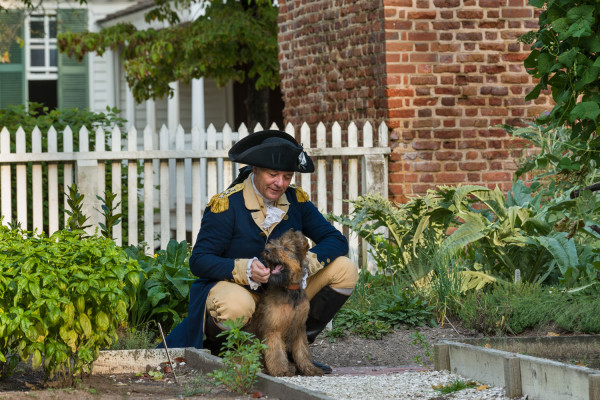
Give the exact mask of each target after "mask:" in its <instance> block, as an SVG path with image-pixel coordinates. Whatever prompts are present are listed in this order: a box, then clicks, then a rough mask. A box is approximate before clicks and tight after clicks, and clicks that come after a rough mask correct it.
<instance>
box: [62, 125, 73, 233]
mask: <svg viewBox="0 0 600 400" xmlns="http://www.w3.org/2000/svg"><path fill="white" fill-rule="evenodd" d="M63 152H64V153H73V131H72V130H71V128H70V127H68V126H67V127H66V128H65V130H64V131H63ZM63 183H64V189H65V193H64V199H63V202H64V205H65V210H68V209H69V208H68V207H69V204H68V202H67V195H68V194H69V188H70V187H71V186H72V185H73V164H72V163H65V166H64V168H63ZM64 219H65V225H66V224H67V221H68V220H69V216H68V215H67V213H65V215H64Z"/></svg>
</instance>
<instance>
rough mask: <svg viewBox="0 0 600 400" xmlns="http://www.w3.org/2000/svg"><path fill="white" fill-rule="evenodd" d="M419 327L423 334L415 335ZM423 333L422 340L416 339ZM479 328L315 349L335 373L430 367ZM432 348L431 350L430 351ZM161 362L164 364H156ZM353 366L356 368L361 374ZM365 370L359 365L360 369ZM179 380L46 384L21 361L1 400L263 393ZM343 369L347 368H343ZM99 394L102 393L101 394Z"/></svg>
mask: <svg viewBox="0 0 600 400" xmlns="http://www.w3.org/2000/svg"><path fill="white" fill-rule="evenodd" d="M415 332H418V333H419V335H416V334H415ZM417 336H418V337H420V338H423V340H424V341H423V342H422V343H418V342H417V341H416V340H415V339H416V338H417ZM478 336H480V334H477V333H476V332H474V331H469V330H465V329H462V328H460V327H458V326H456V324H455V325H453V326H450V325H449V324H446V325H444V326H438V327H434V328H429V327H420V328H412V329H398V330H396V331H395V332H393V333H391V334H388V335H385V336H383V338H382V339H380V340H373V339H364V338H361V337H357V336H350V337H347V338H336V339H331V338H329V337H327V336H326V335H323V334H321V335H320V336H319V337H318V338H317V340H316V341H315V343H314V344H312V345H311V352H312V355H313V358H314V359H315V361H318V362H320V363H324V364H327V365H330V366H331V367H333V368H334V373H337V372H336V370H338V371H343V369H344V368H346V367H375V366H376V367H407V366H415V365H421V366H425V367H431V365H432V363H433V362H432V357H433V344H434V343H436V342H437V341H438V340H444V339H456V338H460V337H478ZM428 353H429V354H428ZM157 367H159V366H157ZM356 371H357V368H354V370H353V373H356ZM358 371H359V372H358V373H359V374H360V369H358ZM175 373H176V374H177V380H178V384H176V383H175V382H174V378H173V374H172V373H166V374H164V376H163V377H162V378H161V379H152V377H151V376H149V375H148V374H145V375H141V376H138V375H136V374H120V375H110V376H107V375H92V376H88V377H84V379H83V380H81V382H79V383H77V384H76V385H75V387H74V388H71V387H69V388H64V385H63V387H62V388H61V385H60V383H59V382H50V383H44V380H43V374H42V373H41V371H31V369H30V368H28V367H27V366H26V365H20V366H19V367H18V369H17V371H16V373H15V374H14V375H13V376H12V377H10V378H9V379H5V380H3V381H0V399H17V400H21V399H23V400H24V399H28V400H29V399H31V398H36V399H42V400H45V399H61V400H75V399H78V400H79V399H83V400H91V399H94V400H96V399H98V398H99V397H101V398H102V399H123V398H128V399H142V398H152V399H173V398H178V397H184V396H185V397H186V398H188V399H207V398H210V399H227V400H232V399H252V398H262V393H259V392H255V393H251V394H249V395H244V396H241V395H237V394H233V393H230V392H228V391H227V390H226V389H225V388H224V387H222V386H215V384H214V382H212V381H211V380H209V379H208V378H206V377H205V376H202V375H200V374H198V373H197V372H196V371H194V370H193V369H192V368H190V367H188V366H187V365H182V366H179V367H177V368H176V369H175ZM341 373H343V372H341ZM99 395H100V396H99Z"/></svg>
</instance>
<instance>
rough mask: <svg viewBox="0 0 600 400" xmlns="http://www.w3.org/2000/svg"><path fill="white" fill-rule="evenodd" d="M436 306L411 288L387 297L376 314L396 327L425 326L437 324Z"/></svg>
mask: <svg viewBox="0 0 600 400" xmlns="http://www.w3.org/2000/svg"><path fill="white" fill-rule="evenodd" d="M433 314H434V307H433V306H431V305H429V304H428V303H427V301H426V300H425V299H424V298H423V297H422V296H420V295H418V294H416V293H414V292H413V291H411V290H410V289H409V288H406V289H405V290H403V291H401V292H400V293H392V294H391V297H389V298H386V299H385V302H384V303H383V304H382V306H381V308H380V310H379V311H377V313H376V315H377V317H378V319H380V320H381V321H385V322H386V323H388V324H390V325H391V326H392V327H394V328H398V327H400V326H402V325H406V326H410V327H412V326H425V325H429V326H432V325H435V321H434V320H433Z"/></svg>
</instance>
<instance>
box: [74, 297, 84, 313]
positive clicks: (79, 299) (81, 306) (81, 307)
mask: <svg viewBox="0 0 600 400" xmlns="http://www.w3.org/2000/svg"><path fill="white" fill-rule="evenodd" d="M75 307H77V311H79V312H80V313H81V314H83V313H85V297H83V296H79V297H77V300H76V301H75Z"/></svg>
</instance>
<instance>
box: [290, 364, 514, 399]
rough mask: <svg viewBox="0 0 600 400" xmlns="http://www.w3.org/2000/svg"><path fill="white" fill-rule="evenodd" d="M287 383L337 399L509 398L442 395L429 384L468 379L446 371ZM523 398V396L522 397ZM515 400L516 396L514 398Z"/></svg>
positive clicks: (500, 393)
mask: <svg viewBox="0 0 600 400" xmlns="http://www.w3.org/2000/svg"><path fill="white" fill-rule="evenodd" d="M280 379H282V380H284V381H286V382H290V383H293V384H296V385H298V386H302V387H305V388H307V389H310V390H313V391H316V392H322V393H324V394H326V395H327V396H329V397H331V398H334V399H338V400H372V399H406V400H409V399H410V400H413V399H414V400H417V399H418V400H446V399H448V400H450V399H460V400H488V399H508V397H505V396H504V388H502V387H486V388H483V386H481V387H480V390H478V389H475V388H473V389H464V390H461V391H459V392H455V393H452V394H447V395H444V394H442V393H441V392H439V391H437V390H434V389H433V388H432V386H435V385H448V384H451V383H452V382H454V381H455V380H456V379H460V380H462V381H468V380H469V379H467V378H464V377H462V376H459V375H456V374H451V373H449V372H447V371H425V372H407V373H401V374H388V375H365V376H348V375H329V376H327V375H326V376H323V377H301V376H294V377H290V378H280ZM521 399H522V400H524V399H526V397H522V398H521ZM513 400H515V399H513Z"/></svg>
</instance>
